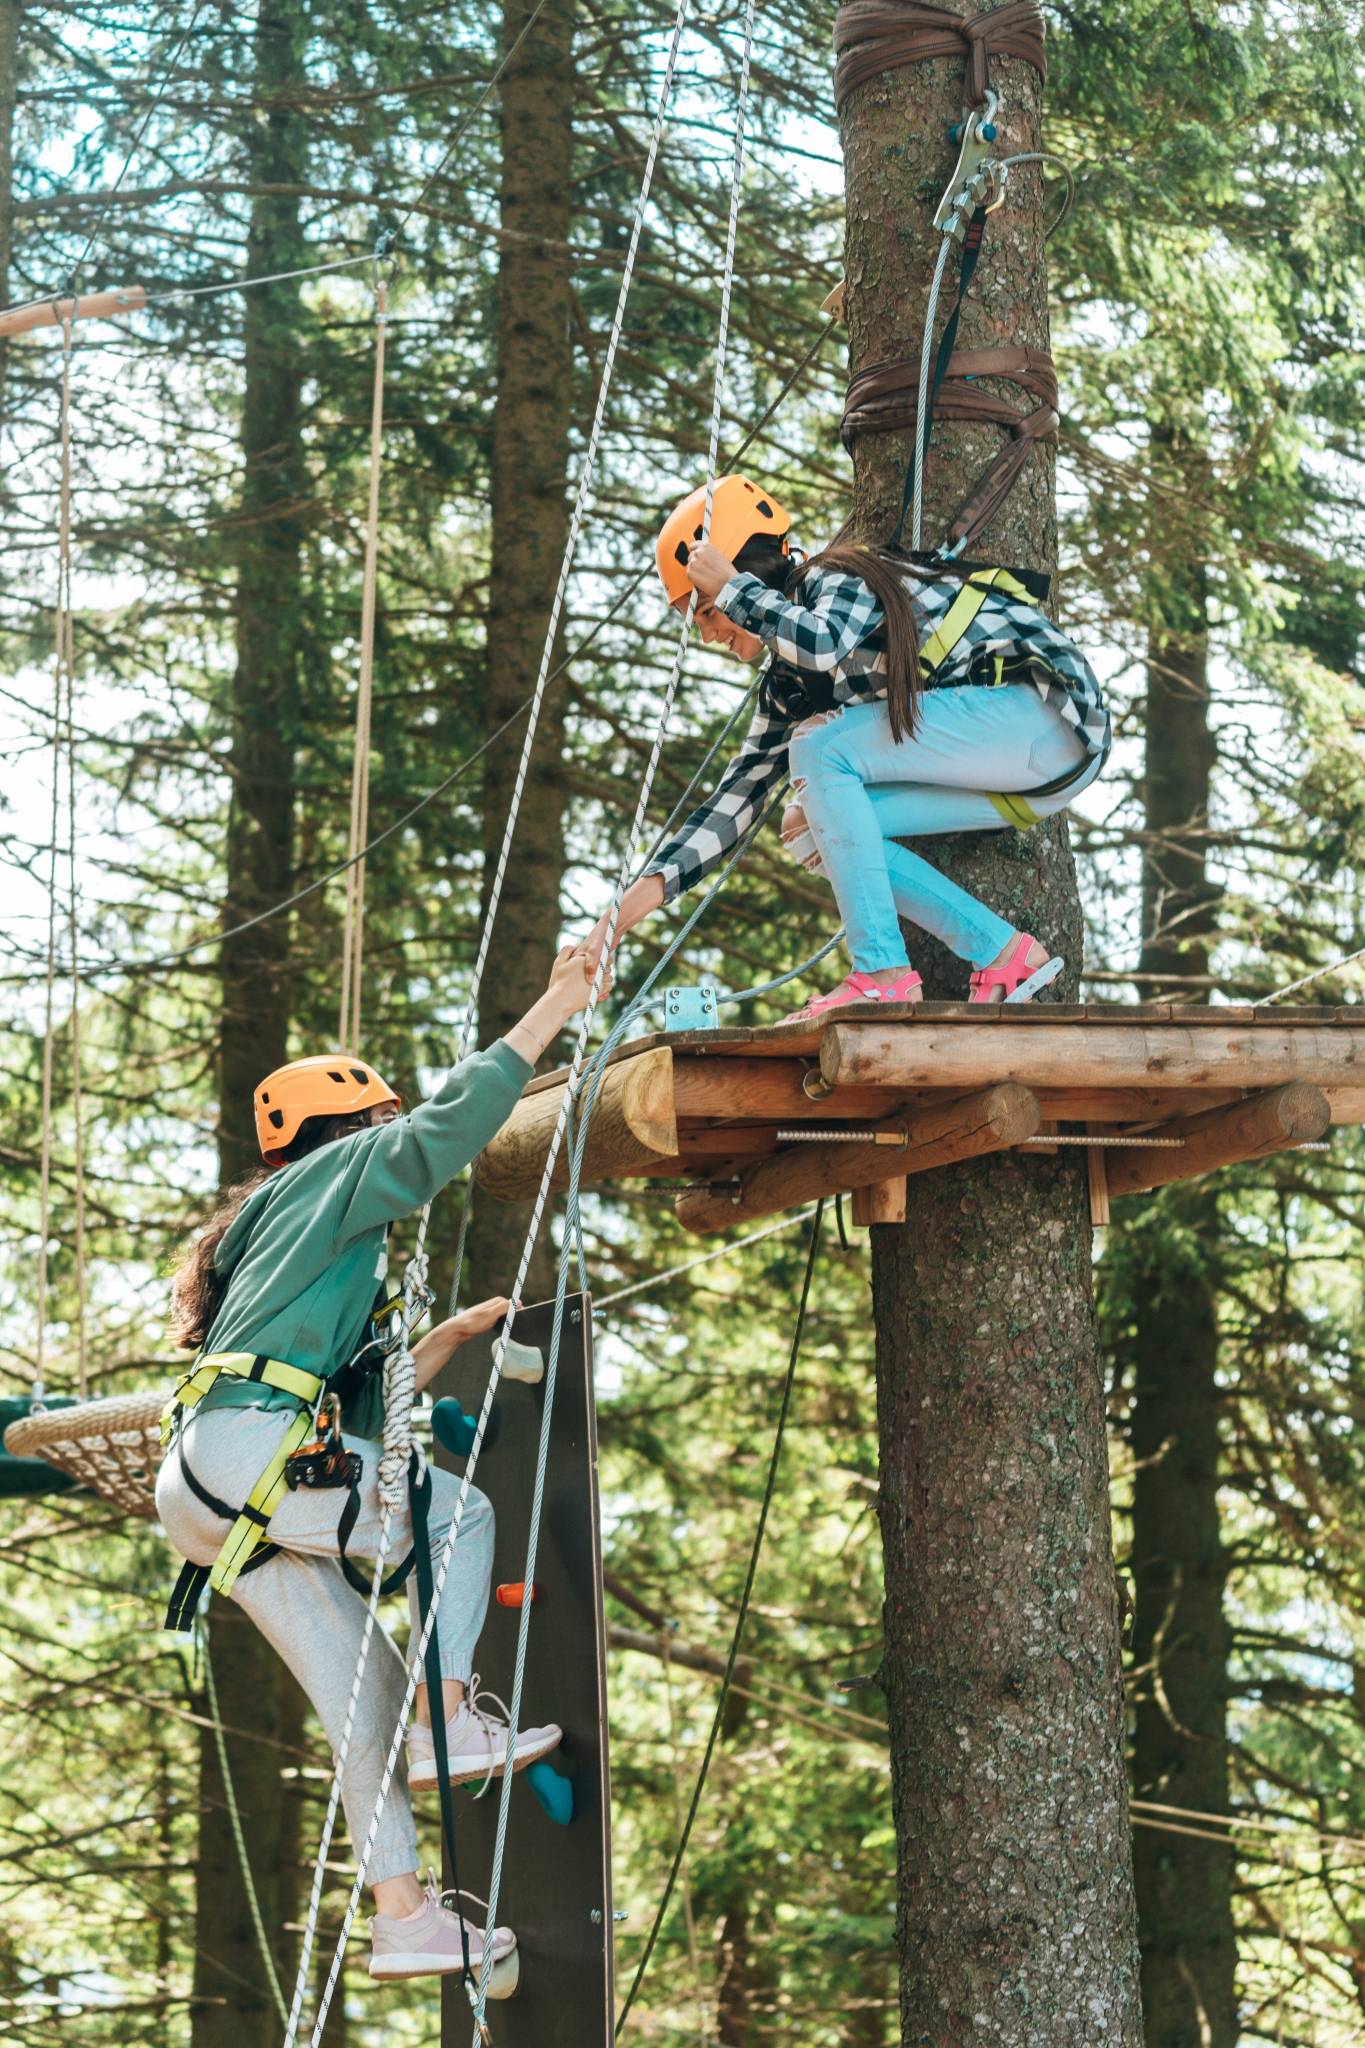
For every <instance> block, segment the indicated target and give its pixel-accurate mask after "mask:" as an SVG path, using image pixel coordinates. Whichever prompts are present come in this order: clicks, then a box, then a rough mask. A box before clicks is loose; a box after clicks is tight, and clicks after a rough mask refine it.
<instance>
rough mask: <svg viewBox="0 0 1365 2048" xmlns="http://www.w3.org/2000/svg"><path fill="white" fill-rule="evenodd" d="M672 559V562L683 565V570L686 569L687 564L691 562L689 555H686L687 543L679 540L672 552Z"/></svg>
mask: <svg viewBox="0 0 1365 2048" xmlns="http://www.w3.org/2000/svg"><path fill="white" fill-rule="evenodd" d="M673 559H674V561H675V562H681V563H682V565H683V567H684V569H685V568H686V567H687V565H688V563H689V562H690V561H691V559H692V557H691V556H690V555H689V554H688V552H687V542H686V541H685V540H680V541H679V542H678V545H677V547H676V548H674V550H673Z"/></svg>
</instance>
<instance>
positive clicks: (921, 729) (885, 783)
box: [782, 683, 1100, 974]
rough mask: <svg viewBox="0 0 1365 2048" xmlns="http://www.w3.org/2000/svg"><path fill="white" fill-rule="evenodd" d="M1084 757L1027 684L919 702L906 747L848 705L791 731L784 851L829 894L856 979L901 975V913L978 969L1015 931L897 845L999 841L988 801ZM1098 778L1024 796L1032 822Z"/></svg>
mask: <svg viewBox="0 0 1365 2048" xmlns="http://www.w3.org/2000/svg"><path fill="white" fill-rule="evenodd" d="M1085 752H1086V749H1085V745H1084V742H1083V741H1082V740H1081V739H1080V738H1079V737H1078V735H1077V734H1076V733H1075V732H1074V731H1073V730H1072V728H1071V727H1070V726H1069V725H1068V724H1067V723H1066V722H1065V720H1064V719H1063V718H1062V715H1061V713H1060V712H1059V711H1058V710H1056V709H1055V708H1054V706H1053V705H1052V704H1050V703H1049V702H1047V700H1046V699H1045V698H1043V697H1042V696H1040V695H1039V693H1038V691H1037V689H1036V688H1035V687H1034V685H1033V684H1032V683H1007V684H1006V685H1005V686H1004V687H1003V688H1002V689H998V690H991V689H981V688H974V687H968V688H965V689H959V690H926V691H925V693H924V697H923V699H922V700H921V704H920V716H919V723H918V726H917V728H916V731H915V733H914V736H913V738H909V739H903V740H901V741H899V742H895V741H893V740H892V737H891V722H890V717H889V715H888V713H887V709H886V706H885V704H846V705H844V706H843V707H842V708H841V709H839V710H837V711H827V712H822V713H819V714H817V715H816V716H815V717H814V718H808V719H806V720H805V721H804V723H803V724H801V725H799V726H798V727H797V729H796V732H795V734H794V735H793V737H792V741H791V747H790V753H789V759H790V762H791V774H792V795H793V797H794V798H795V804H794V805H793V807H792V808H791V809H789V810H788V812H787V814H786V816H785V817H784V819H783V821H782V838H783V841H784V843H785V845H786V847H787V850H788V852H789V853H790V854H792V856H793V858H794V859H796V860H799V861H801V863H802V865H803V866H804V867H806V868H807V869H808V870H809V871H810V872H811V873H812V874H823V875H824V876H825V877H826V879H827V880H828V881H829V883H830V885H831V887H832V888H833V890H834V898H835V901H836V902H837V904H838V906H839V912H840V915H841V916H842V918H843V920H844V927H845V934H846V937H845V943H846V944H847V946H848V950H849V952H850V954H851V955H852V958H853V967H854V971H855V973H859V974H872V973H875V972H876V971H877V970H878V969H879V968H883V967H906V966H908V965H909V960H908V957H907V954H906V950H905V940H904V938H903V936H902V934H901V928H900V924H899V921H898V913H899V917H903V918H905V919H907V920H908V922H909V923H911V924H917V925H919V926H921V927H922V929H923V930H925V931H927V932H932V933H933V934H934V936H935V938H938V939H941V940H942V941H943V943H944V945H945V946H947V947H948V948H949V949H950V950H951V951H952V952H954V953H956V954H957V956H958V958H959V959H962V960H970V961H971V963H972V965H973V966H974V967H986V966H989V964H990V962H991V961H992V960H994V959H995V958H996V957H997V956H998V955H999V954H1000V953H1001V952H1002V951H1003V949H1004V948H1005V946H1006V945H1008V943H1009V941H1010V939H1011V937H1012V936H1013V932H1014V927H1013V926H1012V925H1008V924H1006V923H1005V920H1004V919H1003V918H1001V917H997V916H996V915H995V912H994V911H993V910H988V909H987V908H986V906H985V904H984V903H979V902H978V901H977V899H976V898H975V897H974V896H969V895H968V894H967V891H966V890H965V889H960V888H959V887H958V886H957V884H956V883H955V882H950V881H949V880H948V878H947V876H946V875H941V874H940V873H939V872H938V869H937V868H934V867H931V866H930V865H929V862H928V861H927V860H922V859H921V858H920V856H919V854H917V853H911V852H910V851H909V850H908V849H907V848H906V847H904V846H898V845H897V844H896V841H897V840H898V839H915V838H921V837H923V836H924V835H925V834H926V833H931V832H999V831H1003V830H1004V828H1005V825H1006V822H1007V821H1006V820H1005V819H1004V818H1003V817H1002V816H1001V814H1000V812H999V811H998V810H997V809H996V807H995V805H994V804H993V803H992V802H991V800H990V797H989V796H988V795H987V794H986V792H987V791H988V790H994V791H998V792H1000V793H1002V794H1005V795H1010V794H1023V795H1026V796H1028V795H1029V792H1030V791H1032V790H1036V789H1037V788H1038V786H1039V784H1040V783H1046V782H1051V781H1053V780H1054V779H1055V778H1056V777H1057V776H1059V775H1065V774H1066V772H1067V771H1068V769H1072V768H1075V767H1077V766H1078V765H1079V763H1080V762H1081V761H1082V760H1084V758H1085ZM1099 767H1100V764H1099V762H1098V761H1096V762H1095V763H1094V764H1093V766H1092V768H1091V770H1090V771H1089V772H1088V773H1087V774H1085V775H1083V776H1081V777H1079V778H1078V779H1077V780H1076V781H1075V782H1073V783H1071V784H1070V785H1069V787H1068V788H1066V789H1064V790H1058V791H1056V792H1055V793H1054V794H1053V795H1051V796H1037V797H1034V796H1029V802H1030V804H1031V806H1032V808H1033V810H1034V811H1035V812H1036V814H1037V815H1038V816H1039V817H1050V816H1052V814H1053V813H1054V812H1055V811H1061V810H1065V809H1066V807H1067V805H1068V804H1069V803H1071V802H1072V801H1073V800H1074V799H1075V798H1076V797H1077V796H1078V795H1079V794H1080V792H1081V790H1082V789H1086V788H1088V787H1089V785H1090V783H1091V782H1092V781H1093V780H1094V778H1095V776H1096V775H1098V773H1099Z"/></svg>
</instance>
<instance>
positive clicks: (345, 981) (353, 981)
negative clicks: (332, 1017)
mask: <svg viewBox="0 0 1365 2048" xmlns="http://www.w3.org/2000/svg"><path fill="white" fill-rule="evenodd" d="M396 240H397V232H396V230H394V229H389V230H387V231H386V232H385V233H384V234H382V235H381V236H380V237H379V240H378V242H377V243H376V245H375V252H374V295H375V313H374V329H375V340H374V396H373V398H372V400H371V405H370V489H369V506H368V511H367V515H366V521H365V573H364V581H363V585H362V589H361V597H360V673H359V681H358V686H357V691H356V706H355V752H354V757H353V759H352V763H351V826H350V837H349V839H348V841H347V845H346V861H347V866H346V912H345V917H344V920H343V925H342V940H341V1025H340V1030H339V1033H338V1036H337V1043H338V1045H340V1046H341V1048H342V1050H343V1051H345V1050H347V1049H348V1048H349V1050H350V1051H351V1052H355V1053H358V1052H359V1051H360V965H361V959H362V957H363V953H364V942H365V854H364V851H363V849H364V846H365V841H366V838H367V836H368V833H369V823H370V710H371V702H372V690H371V684H372V679H373V674H374V612H375V590H376V584H377V581H378V565H379V469H380V462H381V459H382V455H383V447H384V336H385V333H386V331H387V329H388V321H389V310H388V309H389V280H390V278H391V277H392V275H393V265H392V263H391V262H390V263H389V265H388V268H387V269H385V267H384V266H385V263H386V261H388V258H389V252H390V250H391V249H392V247H393V244H394V242H395V241H396Z"/></svg>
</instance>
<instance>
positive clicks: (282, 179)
mask: <svg viewBox="0 0 1365 2048" xmlns="http://www.w3.org/2000/svg"><path fill="white" fill-rule="evenodd" d="M308 33H309V28H308V18H307V15H306V13H305V11H304V9H303V7H302V6H301V5H299V4H298V0H261V5H260V7H259V11H258V14H257V19H256V31H255V38H254V41H255V75H256V82H257V84H258V86H259V87H260V88H261V89H262V91H263V92H266V93H270V94H280V93H281V89H282V88H284V87H287V86H289V85H291V84H294V83H296V82H297V81H298V80H299V79H300V78H301V77H302V76H303V53H304V50H305V48H306V42H307V36H308ZM244 133H245V138H246V148H247V152H248V155H249V156H250V158H251V159H252V166H253V170H254V171H255V173H256V176H257V181H258V182H260V183H270V184H276V183H279V184H287V183H293V184H297V183H299V182H300V181H301V180H302V178H303V176H304V175H305V173H306V170H307V161H308V141H307V130H306V124H305V123H304V121H303V120H302V118H301V117H300V116H299V115H298V114H297V113H295V112H292V111H288V110H286V109H285V108H283V107H282V106H281V105H280V102H279V100H278V99H276V101H275V104H274V106H273V107H272V111H271V112H270V113H269V114H268V115H266V116H265V118H264V119H263V120H261V121H260V122H259V123H258V122H257V121H256V120H255V119H254V117H251V116H249V117H248V121H247V124H246V127H245V130H244ZM306 260H307V259H306V254H305V246H304V239H303V235H302V231H301V229H300V225H299V202H298V200H297V199H294V198H279V197H263V198H259V199H257V200H255V201H254V202H253V205H252V210H251V225H250V229H249V233H248V239H247V266H246V267H247V274H248V275H250V276H256V277H262V276H268V275H270V274H271V273H273V272H277V271H283V270H291V269H294V268H296V267H298V266H300V265H301V264H303V263H304V262H305V261H306ZM243 306H244V313H243V321H244V381H243V394H242V429H241V439H242V455H243V476H242V493H241V506H240V516H239V520H238V522H237V526H236V532H235V535H234V540H233V549H234V556H233V566H234V568H235V571H236V637H237V662H236V667H235V670H234V672H233V677H232V682H231V687H230V693H229V701H228V713H229V722H230V732H231V752H230V755H229V761H228V773H229V776H230V778H231V794H230V808H229V815H228V829H227V888H226V892H225V897H224V903H223V913H222V915H223V923H224V925H225V926H226V927H229V928H230V927H232V926H233V925H236V924H239V923H241V922H242V921H243V920H244V919H246V918H250V917H252V916H254V915H255V914H256V913H257V912H258V911H261V910H264V909H266V908H268V907H269V905H270V904H272V903H276V902H278V901H279V900H280V898H281V897H283V896H286V895H288V893H289V888H290V884H291V881H292V876H293V836H294V750H295V743H296V733H297V717H298V696H299V692H298V670H299V663H300V659H301V655H302V643H303V635H304V622H303V611H304V599H303V588H302V531H301V526H300V522H299V519H298V517H297V514H296V512H295V511H294V509H293V508H294V507H296V506H297V505H298V504H300V503H301V502H302V500H303V498H304V496H305V495H306V491H305V485H306V474H307V472H306V466H305V459H304V451H303V435H302V394H303V379H304V374H305V362H304V355H303V350H302V346H301V342H300V327H301V324H302V323H301V315H300V305H299V298H298V292H297V288H296V287H295V286H294V285H292V284H281V285H267V286H263V287H259V288H257V289H256V290H255V291H251V292H248V293H247V294H246V295H245V297H244V300H243ZM291 996H292V989H291V981H290V970H289V927H288V923H287V921H286V920H284V919H278V918H277V919H272V920H271V921H269V922H268V923H266V924H262V925H258V926H257V927H256V929H255V930H254V931H250V932H244V933H242V935H241V936H240V937H238V938H231V939H227V940H226V941H225V942H224V944H223V948H222V960H221V1008H220V1017H219V1120H218V1162H219V1180H220V1184H221V1185H222V1186H224V1187H226V1186H230V1185H231V1184H232V1183H233V1182H235V1181H238V1180H241V1179H242V1178H243V1177H244V1175H246V1174H248V1173H251V1172H253V1171H254V1170H255V1169H256V1168H257V1167H258V1166H259V1165H260V1149H259V1146H258V1144H257V1141H256V1132H255V1119H254V1114H253V1109H252V1093H253V1090H254V1089H255V1087H256V1084H257V1082H258V1081H259V1080H260V1079H261V1077H262V1076H263V1075H264V1074H267V1073H269V1072H270V1070H271V1069H272V1068H273V1067H277V1066H279V1065H281V1064H282V1063H283V1061H284V1060H285V1059H286V1058H287V1056H288V1036H289V1019H290V1003H291ZM213 1611H214V1616H215V1622H214V1626H215V1638H214V1651H215V1659H214V1675H215V1677H216V1679H217V1682H218V1698H219V1707H220V1710H221V1713H222V1717H223V1721H224V1723H225V1724H226V1725H227V1726H229V1727H236V1728H243V1729H250V1730H253V1731H255V1732H256V1733H258V1734H262V1735H268V1736H270V1737H272V1738H273V1739H274V1740H276V1741H292V1742H297V1741H298V1740H299V1731H300V1730H301V1727H302V1711H303V1709H302V1695H301V1694H300V1692H299V1690H298V1688H297V1686H296V1685H295V1684H294V1682H293V1680H292V1679H291V1678H290V1676H289V1674H288V1673H287V1671H286V1670H285V1668H284V1666H283V1664H282V1663H281V1662H280V1660H279V1658H278V1657H277V1656H276V1654H275V1652H274V1651H273V1650H272V1649H271V1648H270V1646H269V1645H268V1644H267V1643H266V1642H265V1641H264V1639H263V1638H262V1637H260V1636H259V1635H258V1634H257V1632H256V1630H255V1628H254V1627H253V1626H252V1624H251V1623H250V1622H249V1621H248V1620H247V1619H246V1617H245V1615H243V1614H242V1612H241V1610H240V1609H239V1608H237V1607H235V1606H233V1604H232V1603H231V1602H230V1601H221V1600H217V1599H215V1601H214V1606H213ZM229 1761H230V1764H231V1768H232V1771H233V1775H234V1778H235V1779H236V1780H237V1796H238V1803H239V1806H240V1808H241V1811H242V1816H243V1826H244V1828H245V1830H246V1837H247V1843H248V1847H249V1850H250V1854H251V1862H252V1867H253V1870H254V1871H255V1873H256V1880H257V1889H258V1892H259V1895H260V1899H261V1907H262V1912H263V1914H264V1918H265V1925H266V1928H267V1930H268V1931H269V1933H270V1935H271V1938H272V1940H278V1939H279V1930H280V1929H281V1928H282V1927H283V1925H284V1922H285V1921H286V1920H288V1919H290V1918H292V1917H293V1890H292V1887H293V1886H294V1885H295V1883H296V1878H297V1863H298V1836H297V1811H296V1804H295V1802H294V1800H293V1799H292V1798H290V1797H289V1796H288V1794H287V1792H286V1789H285V1785H284V1782H283V1781H282V1780H281V1778H280V1765H281V1763H282V1762H283V1761H284V1759H283V1758H281V1756H280V1755H279V1753H278V1751H276V1750H272V1749H268V1748H265V1747H263V1746H262V1745H260V1744H258V1743H238V1744H236V1745H234V1744H233V1743H232V1742H231V1741H230V1742H229ZM200 1783H201V1787H202V1790H203V1798H202V1802H201V1819H200V1834H199V1862H198V1870H197V1877H196V1899H197V1907H196V1912H197V1931H196V1947H195V1995H196V1999H198V2000H202V2001H203V2002H202V2003H197V2004H196V2006H195V2009H194V2017H193V2033H192V2043H193V2048H276V2043H277V2041H278V2038H279V2021H278V2018H277V2015H276V2012H275V2008H274V2004H273V2002H272V2000H271V1997H270V1993H269V1989H268V1987H267V1985H266V1982H265V1977H264V1972H263V1970H262V1965H261V1958H260V1955H259V1952H258V1950H257V1946H256V1937H255V1934H254V1931H253V1929H252V1925H251V1916H250V1910H249V1907H248V1903H247V1896H246V1888H245V1886H244V1884H243V1881H242V1875H241V1870H240V1866H239V1863H238V1858H237V1851H236V1847H235V1844H234V1842H233V1839H232V1833H231V1828H230V1825H229V1820H228V1815H227V1811H226V1807H225V1804H224V1801H223V1798H222V1794H221V1787H220V1786H219V1785H218V1757H217V1751H216V1747H215V1744H214V1739H213V1736H212V1734H211V1733H210V1732H208V1731H205V1734H204V1736H203V1738H202V1740H201V1745H200ZM277 1954H279V1955H281V1956H282V1955H283V1950H277Z"/></svg>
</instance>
